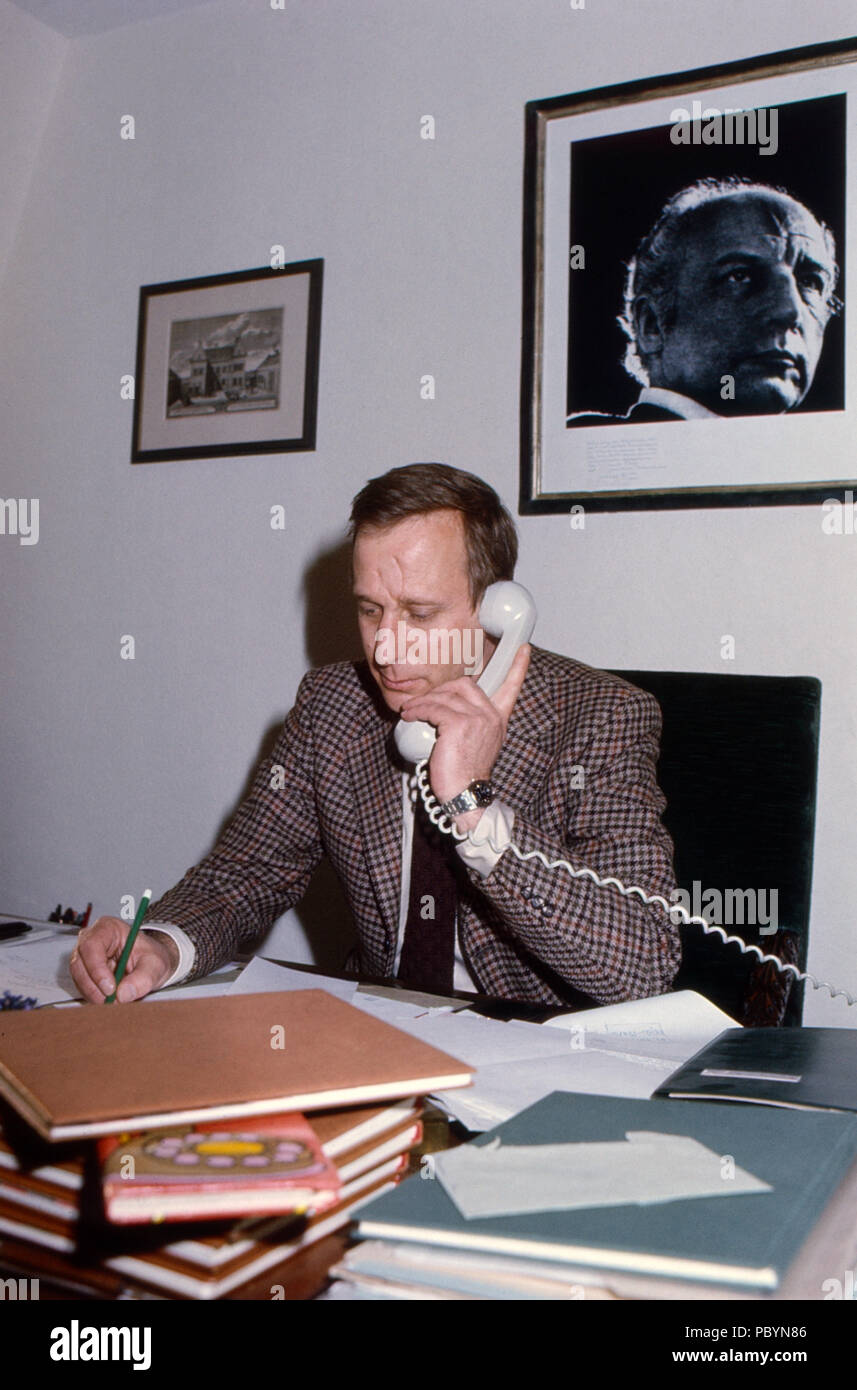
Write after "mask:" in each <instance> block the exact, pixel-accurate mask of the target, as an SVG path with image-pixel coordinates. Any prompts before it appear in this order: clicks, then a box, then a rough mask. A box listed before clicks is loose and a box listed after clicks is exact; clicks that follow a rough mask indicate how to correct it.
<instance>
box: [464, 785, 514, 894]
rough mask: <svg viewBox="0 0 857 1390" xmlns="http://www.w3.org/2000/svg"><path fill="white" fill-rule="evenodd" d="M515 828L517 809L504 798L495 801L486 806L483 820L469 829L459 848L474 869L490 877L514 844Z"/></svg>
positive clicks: (481, 817) (467, 862) (466, 862)
mask: <svg viewBox="0 0 857 1390" xmlns="http://www.w3.org/2000/svg"><path fill="white" fill-rule="evenodd" d="M514 828H515V812H514V811H513V810H512V808H511V806H507V805H506V803H505V802H504V801H492V803H491V805H490V806H486V808H485V810H484V811H483V812H482V815H481V816H480V817H479V821H478V822H477V824H476V825H475V826H474V827H473V829H472V830H471V831H470V832H469V834H468V837H467V839H466V840H460V841H459V842H458V844H457V845H456V849H457V850H458V853H459V854H460V856H461V858H462V859H463V860H464V862H465V864H466V865H467V866H468V868H470V869H475V870H476V872H477V873H478V874H481V876H482V878H487V877H488V875H489V874H490V872H491V870H492V869H494V868H495V867H496V865H497V861H498V860H499V858H500V855H501V854H502V853H503V851H504V850H506V849H508V848H509V845H510V844H511V843H512V831H513V830H514Z"/></svg>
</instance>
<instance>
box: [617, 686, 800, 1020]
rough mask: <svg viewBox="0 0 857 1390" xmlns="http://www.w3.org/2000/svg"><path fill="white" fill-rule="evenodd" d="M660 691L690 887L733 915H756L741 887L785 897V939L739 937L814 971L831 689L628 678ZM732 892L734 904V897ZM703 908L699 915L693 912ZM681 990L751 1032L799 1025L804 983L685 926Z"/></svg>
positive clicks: (674, 826) (739, 928)
mask: <svg viewBox="0 0 857 1390" xmlns="http://www.w3.org/2000/svg"><path fill="white" fill-rule="evenodd" d="M615 674H616V675H618V676H622V677H624V679H625V680H628V681H630V682H631V683H632V684H633V685H637V686H640V687H641V688H642V689H643V690H648V691H650V692H651V694H652V695H654V697H655V699H656V700H657V702H658V704H659V705H660V707H661V711H662V714H663V736H662V739H661V757H660V761H659V763H658V780H659V782H660V785H661V788H662V790H663V793H664V795H665V797H666V798H667V809H666V812H665V813H664V824H665V825H666V827H667V829H668V830H669V832H670V834H671V835H672V837H673V841H674V843H675V867H676V879H677V882H678V884H679V887H681V888H683V889H684V890H685V892H687V893H688V894H690V896H691V900H693V895H694V884H697V885H698V888H697V897H698V898H699V897H701V896H702V895H704V894H705V893H706V891H707V890H712V889H713V890H717V891H718V892H719V893H720V894H721V901H722V903H723V904H724V905H725V904H726V903H727V902H731V904H732V915H733V918H735V919H737V917H738V915H739V909H740V915H743V916H745V917H747V916H750V915H753V916H755V915H756V914H755V910H754V911H753V912H752V913H751V912H750V910H749V904H748V900H746V899H744V898H743V897H742V898H741V899H740V903H739V899H738V897H737V896H736V895H735V890H737V889H748V888H749V889H752V890H755V891H754V897H755V893H758V892H759V891H760V890H764V892H765V893H766V894H767V897H766V898H765V899H762V900H761V904H759V903H758V900H757V905H758V906H760V907H764V905H765V904H767V907H768V910H770V904H771V896H770V895H771V891H772V890H773V889H776V891H777V920H778V924H779V931H778V932H777V934H776V935H770V934H765V935H762V934H761V933H760V931H759V926H760V924H759V923H758V922H756V923H755V924H754V923H748V922H747V921H746V920H745V921H744V922H743V923H741V922H739V921H737V920H734V921H733V923H732V924H730V923H728V922H725V923H724V924H723V925H724V926H725V928H726V930H727V931H728V932H729V933H730V935H735V936H740V937H741V938H742V939H743V940H744V941H748V942H755V943H756V944H757V945H758V946H760V948H761V949H762V950H763V951H765V952H768V953H769V954H772V955H777V956H779V957H780V958H782V959H788V960H792V961H794V962H795V963H796V964H797V965H798V966H799V968H800V969H801V970H804V969H806V957H807V945H808V935H809V907H810V895H811V888H812V854H813V838H814V833H815V791H816V769H817V764H818V734H819V723H820V716H821V682H820V681H818V680H816V679H815V678H814V677H811V676H726V675H706V674H696V673H686V672H682V671H616V672H615ZM727 890H731V891H732V897H731V898H727V897H726V896H725V895H726V893H727ZM690 910H691V912H696V911H698V908H695V907H693V906H691V908H690ZM681 932H682V945H683V952H684V958H683V964H682V967H681V971H680V973H679V975H678V977H677V978H676V982H675V986H674V987H675V988H676V989H695V990H697V991H698V992H699V993H700V994H704V995H705V996H706V997H707V998H709V999H711V1000H713V1002H714V1003H716V1004H718V1005H719V1006H720V1008H722V1009H725V1010H726V1012H727V1013H729V1014H731V1015H732V1016H733V1017H735V1018H737V1019H739V1021H741V1022H742V1023H746V1024H750V1025H754V1024H755V1025H760V1024H761V1025H771V1024H780V1023H784V1024H787V1025H793V1026H794V1025H798V1024H799V1023H800V1021H801V1015H802V1009H803V991H804V986H803V983H802V982H801V983H800V984H798V985H792V986H790V985H789V983H788V981H789V977H788V976H782V975H781V974H780V972H778V971H777V970H775V968H774V967H772V966H766V967H760V965H759V961H758V959H757V957H755V956H754V955H745V954H743V953H742V952H741V951H740V949H739V948H738V947H737V946H724V945H723V943H722V941H721V940H720V939H719V938H718V937H715V936H706V935H705V933H704V932H703V930H702V928H701V927H699V926H689V927H688V926H684V927H682V929H681Z"/></svg>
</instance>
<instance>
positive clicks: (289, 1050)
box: [0, 989, 472, 1140]
mask: <svg viewBox="0 0 857 1390" xmlns="http://www.w3.org/2000/svg"><path fill="white" fill-rule="evenodd" d="M471 1077H472V1068H469V1067H467V1066H465V1064H464V1063H462V1062H459V1061H457V1060H456V1058H454V1057H450V1056H448V1055H447V1053H445V1052H440V1051H439V1050H438V1049H437V1048H435V1047H430V1046H428V1045H427V1044H426V1043H423V1042H420V1041H419V1040H418V1039H416V1038H412V1037H410V1036H409V1034H407V1033H402V1032H401V1031H400V1030H399V1029H398V1028H393V1027H391V1025H390V1024H388V1023H383V1022H381V1021H380V1020H379V1019H376V1018H372V1017H371V1016H370V1015H369V1014H365V1013H363V1012H362V1010H360V1009H355V1008H353V1007H352V1005H351V1004H346V1003H344V1001H343V1000H341V999H336V998H335V997H334V996H333V995H331V994H327V993H326V992H325V991H324V990H319V989H308V990H293V991H286V992H281V993H276V994H245V995H234V996H233V995H221V996H219V997H217V998H214V999H182V1000H158V1001H154V1002H147V1003H143V1004H111V1005H99V1006H96V1005H85V1006H83V1007H79V1008H62V1009H39V1010H37V1011H33V1012H27V1011H21V1012H18V1011H11V1012H5V1011H4V1012H3V1013H2V1014H0V1095H3V1096H4V1097H5V1098H6V1099H7V1100H8V1101H9V1102H10V1104H11V1105H13V1106H14V1108H15V1109H16V1110H17V1111H19V1113H20V1114H21V1115H23V1116H24V1118H25V1119H26V1120H28V1121H29V1123H30V1124H32V1125H33V1127H34V1128H35V1129H36V1130H38V1132H39V1133H40V1134H42V1135H44V1136H45V1138H47V1139H51V1140H60V1139H73V1138H77V1137H79V1136H83V1135H86V1136H89V1135H97V1134H115V1133H117V1132H119V1131H121V1130H124V1129H142V1128H148V1127H150V1126H151V1127H153V1128H154V1127H157V1126H158V1125H168V1124H173V1123H182V1122H184V1121H186V1120H187V1121H193V1120H203V1119H218V1118H226V1117H228V1116H240V1115H263V1114H264V1115H267V1114H276V1113H277V1112H279V1111H284V1110H320V1109H326V1108H329V1107H332V1106H339V1105H359V1104H363V1103H366V1102H371V1101H378V1100H387V1099H394V1098H397V1097H404V1096H417V1095H425V1094H427V1093H428V1092H430V1091H440V1090H448V1089H449V1088H451V1087H454V1086H466V1085H468V1084H469V1082H470V1080H471Z"/></svg>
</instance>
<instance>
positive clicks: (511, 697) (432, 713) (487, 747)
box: [400, 644, 530, 830]
mask: <svg viewBox="0 0 857 1390" xmlns="http://www.w3.org/2000/svg"><path fill="white" fill-rule="evenodd" d="M529 664H530V647H529V644H527V645H525V646H523V647H521V649H520V651H518V652H517V653H516V654H515V659H514V661H513V662H512V665H511V668H510V670H509V674H508V676H507V677H506V679H505V680H504V682H503V684H502V685H501V686H500V689H499V690H498V691H497V693H496V695H493V696H492V697H491V699H490V700H489V699H488V696H487V695H485V693H484V692H483V691H482V690H480V688H479V686H478V685H477V684H476V681H475V680H473V679H472V677H470V676H461V677H459V679H458V680H454V681H447V683H446V684H445V685H439V686H437V688H436V689H434V690H430V691H428V692H427V694H425V695H413V696H411V697H410V698H409V699H407V700H405V701H404V702H403V704H402V708H401V711H400V713H401V717H402V718H403V719H408V720H410V719H424V720H426V722H427V723H429V724H433V725H434V726H435V728H436V729H437V742H436V744H435V746H434V748H433V749H432V755H431V759H430V761H429V776H430V779H431V788H432V791H433V792H434V794H435V796H436V797H437V799H438V801H449V800H451V798H452V797H454V796H457V795H458V793H459V792H462V791H464V788H465V787H468V786H469V785H470V783H471V782H474V781H476V780H477V779H478V780H487V779H488V778H489V777H490V776H491V771H492V769H493V767H494V764H495V762H496V761H497V757H498V755H499V753H500V749H501V748H502V747H503V741H504V739H505V737H506V727H507V725H508V723H509V718H510V716H511V713H512V710H513V709H514V707H515V701H516V700H517V698H518V695H519V693H520V690H521V686H522V685H523V684H524V677H525V676H526V674H527V668H528V666H529ZM481 815H482V812H481V811H469V812H468V813H467V814H466V815H464V816H459V817H457V819H456V825H457V826H458V828H459V829H460V830H469V829H470V828H471V827H472V826H473V825H475V824H476V822H477V821H478V820H479V818H480V816H481Z"/></svg>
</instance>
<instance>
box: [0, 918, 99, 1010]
mask: <svg viewBox="0 0 857 1390" xmlns="http://www.w3.org/2000/svg"><path fill="white" fill-rule="evenodd" d="M34 934H35V933H34ZM76 940H77V935H76V934H73V935H72V934H64V935H62V936H52V937H48V938H42V939H40V940H37V941H32V940H31V939H30V938H29V937H20V938H18V939H17V940H16V941H8V942H5V941H4V942H2V943H0V994H2V993H3V992H4V991H5V990H8V991H9V992H10V993H11V994H22V995H24V996H25V997H27V998H35V999H37V1000H38V1002H39V1004H54V1003H56V1002H57V1001H58V1000H60V999H77V998H79V997H80V991H79V990H78V988H77V985H76V984H75V983H74V980H73V979H72V978H71V975H70V974H69V969H68V963H69V960H70V959H71V953H72V951H73V950H74V943H75V941H76Z"/></svg>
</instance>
